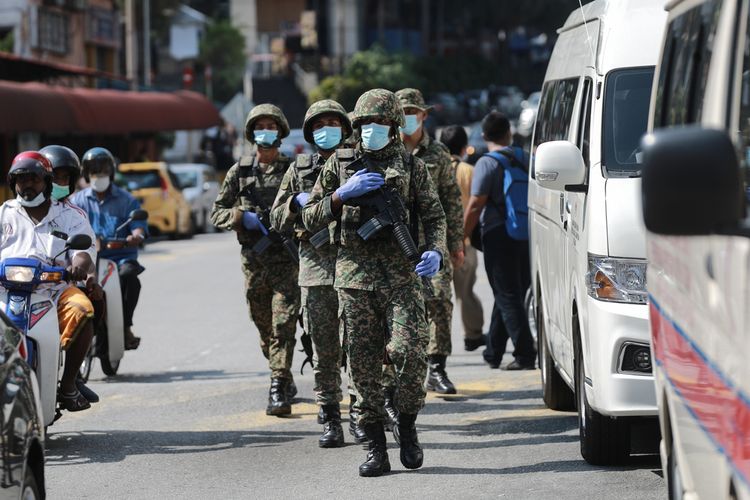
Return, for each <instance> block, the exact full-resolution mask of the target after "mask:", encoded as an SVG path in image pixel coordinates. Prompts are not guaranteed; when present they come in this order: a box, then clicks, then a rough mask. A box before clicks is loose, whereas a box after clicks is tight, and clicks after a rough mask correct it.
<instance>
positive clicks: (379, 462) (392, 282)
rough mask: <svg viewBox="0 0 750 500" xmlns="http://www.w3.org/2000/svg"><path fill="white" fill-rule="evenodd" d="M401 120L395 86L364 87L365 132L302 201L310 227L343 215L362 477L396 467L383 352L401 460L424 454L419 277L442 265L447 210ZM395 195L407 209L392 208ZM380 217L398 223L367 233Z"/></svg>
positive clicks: (358, 116)
mask: <svg viewBox="0 0 750 500" xmlns="http://www.w3.org/2000/svg"><path fill="white" fill-rule="evenodd" d="M403 125H404V113H403V110H402V109H401V106H400V104H399V102H398V99H397V98H396V96H395V94H393V93H392V92H390V91H387V90H383V89H374V90H370V91H368V92H365V93H364V94H362V96H360V98H359V100H358V101H357V104H356V106H355V109H354V119H353V120H352V126H353V127H354V128H355V129H360V132H361V137H362V142H361V149H360V150H356V151H355V150H351V149H340V150H338V151H336V154H335V155H332V156H331V157H330V158H329V159H328V161H327V162H326V164H325V165H324V166H323V170H322V172H321V173H320V176H319V177H318V180H317V181H316V183H315V187H314V188H313V190H312V195H311V197H310V200H309V202H308V203H307V205H305V207H304V208H303V209H302V218H303V221H304V224H305V227H306V228H307V229H308V230H309V231H311V232H315V231H317V230H319V229H320V228H323V227H326V226H327V225H329V224H330V223H331V222H334V221H337V222H338V223H337V224H336V226H335V227H336V231H335V232H336V235H335V236H336V238H335V239H336V241H338V242H339V248H338V255H337V258H336V282H335V287H336V290H337V291H338V298H339V318H340V321H341V322H342V324H343V330H344V335H345V336H346V337H347V341H346V350H347V355H348V357H349V366H350V368H351V373H350V376H351V379H352V381H353V384H354V387H355V389H356V390H357V393H358V394H359V395H360V398H358V399H357V401H356V403H355V405H354V407H355V409H357V410H358V411H359V412H360V417H359V418H360V423H361V425H363V426H364V428H365V433H366V434H367V438H368V439H369V453H368V454H367V460H366V461H365V462H364V463H363V464H362V465H360V467H359V474H360V475H361V476H380V475H382V474H383V473H384V472H388V471H390V470H391V465H390V462H389V460H388V453H387V450H386V439H385V429H384V427H383V417H382V408H383V403H384V401H383V390H382V384H381V382H382V372H383V367H382V365H383V359H384V357H387V358H389V359H390V361H391V362H393V364H394V365H395V367H396V372H397V374H398V375H397V379H396V381H397V387H398V391H399V398H398V400H397V402H396V403H397V405H398V410H399V412H400V419H399V424H398V426H399V432H400V438H401V440H400V446H401V453H400V458H401V463H402V464H403V465H404V467H406V468H409V469H416V468H419V467H421V466H422V462H423V452H422V448H421V446H420V445H419V440H418V439H417V429H416V426H415V421H416V419H417V413H418V412H419V410H420V409H421V408H422V406H423V405H424V398H425V389H424V379H425V375H426V371H427V363H426V355H425V349H426V347H427V343H428V342H429V338H428V335H427V328H426V325H425V310H424V301H423V299H422V285H421V284H420V282H419V278H418V276H422V277H426V278H431V277H432V276H434V275H435V274H436V273H437V272H438V270H439V269H440V267H441V265H442V264H441V262H442V260H443V255H444V253H445V249H444V246H443V242H444V238H445V215H444V214H443V209H442V208H441V207H440V200H439V199H438V196H437V190H436V189H435V186H434V184H433V183H432V179H431V178H430V175H429V173H428V172H427V167H425V165H424V163H423V162H422V160H420V159H418V158H415V157H414V156H412V155H410V154H408V153H407V152H406V150H405V149H404V146H403V144H402V143H401V141H400V139H399V136H398V127H399V126H403ZM363 166H364V168H362V167H363ZM363 195H367V196H363ZM385 196H388V197H389V198H388V200H389V204H388V205H387V206H388V207H391V208H393V209H394V210H393V211H389V212H388V213H387V214H384V213H383V211H382V210H381V211H380V212H376V210H375V209H374V208H373V205H371V204H368V203H367V201H368V200H369V201H373V200H375V199H377V200H383V199H385V198H384V197H385ZM398 202H403V208H396V207H398V205H399V204H398ZM376 215H377V216H379V218H378V220H380V221H382V222H385V223H394V224H393V225H391V227H390V228H386V229H383V230H381V231H379V232H377V233H375V234H374V235H372V234H370V233H367V239H365V236H362V235H363V234H366V233H365V232H363V229H372V227H373V225H372V222H373V220H374V217H375V216H376ZM386 215H387V217H385V216H386ZM417 219H420V220H421V222H422V224H423V226H424V237H425V241H424V248H425V249H427V250H426V251H424V252H423V253H421V256H420V254H419V253H416V249H414V251H412V252H410V253H411V254H413V255H412V258H410V257H408V256H407V255H406V254H405V253H404V250H405V249H406V248H405V247H410V248H412V249H413V248H414V242H413V241H411V246H410V245H409V244H408V243H409V242H408V241H407V240H411V237H409V231H408V230H407V227H409V226H411V225H412V223H413V222H416V220H417ZM397 236H398V238H397ZM415 262H418V263H417V264H416V268H415Z"/></svg>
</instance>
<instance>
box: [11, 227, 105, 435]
mask: <svg viewBox="0 0 750 500" xmlns="http://www.w3.org/2000/svg"><path fill="white" fill-rule="evenodd" d="M90 246H91V238H90V237H89V236H88V235H85V234H77V235H74V236H71V237H69V238H66V243H65V248H64V249H63V250H62V251H61V252H60V253H59V254H57V255H56V256H55V258H54V259H52V261H53V262H54V261H55V260H56V259H57V258H58V257H59V256H60V255H62V254H63V253H65V252H67V251H68V250H87V249H88V248H89V247H90ZM61 281H69V276H68V272H67V271H66V270H65V268H64V267H58V266H49V265H47V264H44V263H43V262H41V261H39V260H37V259H31V258H7V259H3V260H2V261H0V285H1V286H2V287H3V289H4V290H3V291H4V292H5V293H0V308H2V310H3V311H5V314H6V315H7V316H8V318H10V320H11V321H12V322H13V324H15V326H16V327H17V328H18V329H19V330H20V331H21V332H22V333H23V334H24V339H25V342H23V343H22V350H23V353H22V354H23V355H24V357H25V358H26V362H27V363H28V364H29V366H31V368H32V369H33V370H34V373H35V374H36V377H37V380H38V382H39V389H40V391H39V392H40V399H41V402H42V417H43V421H44V425H45V427H46V426H48V425H51V424H52V423H53V422H54V421H55V420H57V419H58V418H59V417H60V415H61V413H60V410H59V408H58V406H57V389H58V383H59V380H60V375H61V369H62V366H63V364H64V352H63V350H62V349H61V347H60V329H59V324H58V320H57V307H56V304H55V303H54V301H53V300H52V298H51V297H50V295H49V294H48V293H45V291H43V290H37V288H38V287H39V286H40V285H43V284H46V283H59V282H61ZM50 312H51V314H48V313H50Z"/></svg>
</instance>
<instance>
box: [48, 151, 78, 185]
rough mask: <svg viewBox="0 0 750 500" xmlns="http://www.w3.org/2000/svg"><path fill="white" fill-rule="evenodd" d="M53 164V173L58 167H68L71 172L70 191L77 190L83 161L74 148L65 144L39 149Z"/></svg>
mask: <svg viewBox="0 0 750 500" xmlns="http://www.w3.org/2000/svg"><path fill="white" fill-rule="evenodd" d="M39 152H40V153H42V154H43V155H44V156H45V157H46V158H47V159H48V160H49V161H50V163H51V164H52V170H53V173H54V171H55V170H57V169H58V168H66V169H68V171H69V172H70V183H69V186H68V187H70V192H71V193H73V192H74V191H75V190H76V184H77V183H78V179H79V178H80V177H81V162H80V161H79V160H78V155H77V154H75V153H74V152H73V150H72V149H70V148H68V147H65V146H58V145H52V146H45V147H43V148H42V149H40V150H39Z"/></svg>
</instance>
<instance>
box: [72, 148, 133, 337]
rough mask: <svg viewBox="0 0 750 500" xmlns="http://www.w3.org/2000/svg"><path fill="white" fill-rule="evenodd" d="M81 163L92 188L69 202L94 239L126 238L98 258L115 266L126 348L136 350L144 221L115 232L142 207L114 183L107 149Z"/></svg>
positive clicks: (90, 153)
mask: <svg viewBox="0 0 750 500" xmlns="http://www.w3.org/2000/svg"><path fill="white" fill-rule="evenodd" d="M81 164H82V167H83V176H84V178H85V179H86V181H88V182H89V183H90V184H91V185H90V187H88V188H86V189H83V190H81V191H78V192H77V193H75V194H74V195H73V196H72V197H71V202H72V203H73V204H75V205H77V206H79V207H81V208H82V209H83V211H84V212H86V214H87V215H88V217H89V221H90V222H91V226H92V227H93V228H94V233H95V234H96V237H97V238H99V239H112V238H122V237H123V236H126V240H127V245H126V246H125V248H121V249H101V251H100V253H99V255H100V256H101V257H103V258H106V259H110V260H112V261H114V262H116V263H117V270H118V273H119V275H120V288H121V289H122V308H123V313H124V316H125V317H124V320H125V349H137V348H138V346H139V345H140V342H141V338H140V337H136V336H135V335H134V334H133V329H132V326H133V313H134V312H135V307H136V305H137V304H138V297H139V296H140V293H141V281H140V280H139V279H138V275H139V274H141V273H142V272H143V271H144V270H145V268H144V267H143V266H141V264H139V263H138V246H139V245H140V244H141V243H142V242H143V240H144V239H145V238H146V227H147V226H146V221H131V222H130V223H129V224H128V225H127V226H126V227H125V228H124V229H123V230H122V232H120V233H119V234H116V233H117V231H116V230H117V228H118V227H119V226H121V225H122V224H123V223H125V221H126V220H127V219H128V218H129V216H130V213H131V212H132V211H133V210H138V209H140V208H141V204H140V203H139V202H138V200H136V199H135V198H134V197H133V195H131V194H130V193H128V192H127V191H125V190H124V189H121V188H120V187H118V186H116V185H115V184H114V182H113V181H114V177H115V157H114V156H112V153H110V152H109V151H108V150H107V149H105V148H101V147H96V148H92V149H89V150H88V151H86V153H84V155H83V158H82V161H81ZM123 233H124V234H123Z"/></svg>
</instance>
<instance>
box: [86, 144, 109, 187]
mask: <svg viewBox="0 0 750 500" xmlns="http://www.w3.org/2000/svg"><path fill="white" fill-rule="evenodd" d="M81 166H82V167H83V177H84V178H85V179H86V182H91V173H92V172H94V173H99V172H101V171H102V170H104V169H105V168H108V169H109V177H110V179H114V177H115V170H116V162H115V157H114V156H113V155H112V153H110V152H109V150H108V149H106V148H101V147H96V148H91V149H89V150H88V151H86V152H85V153H83V158H81Z"/></svg>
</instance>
